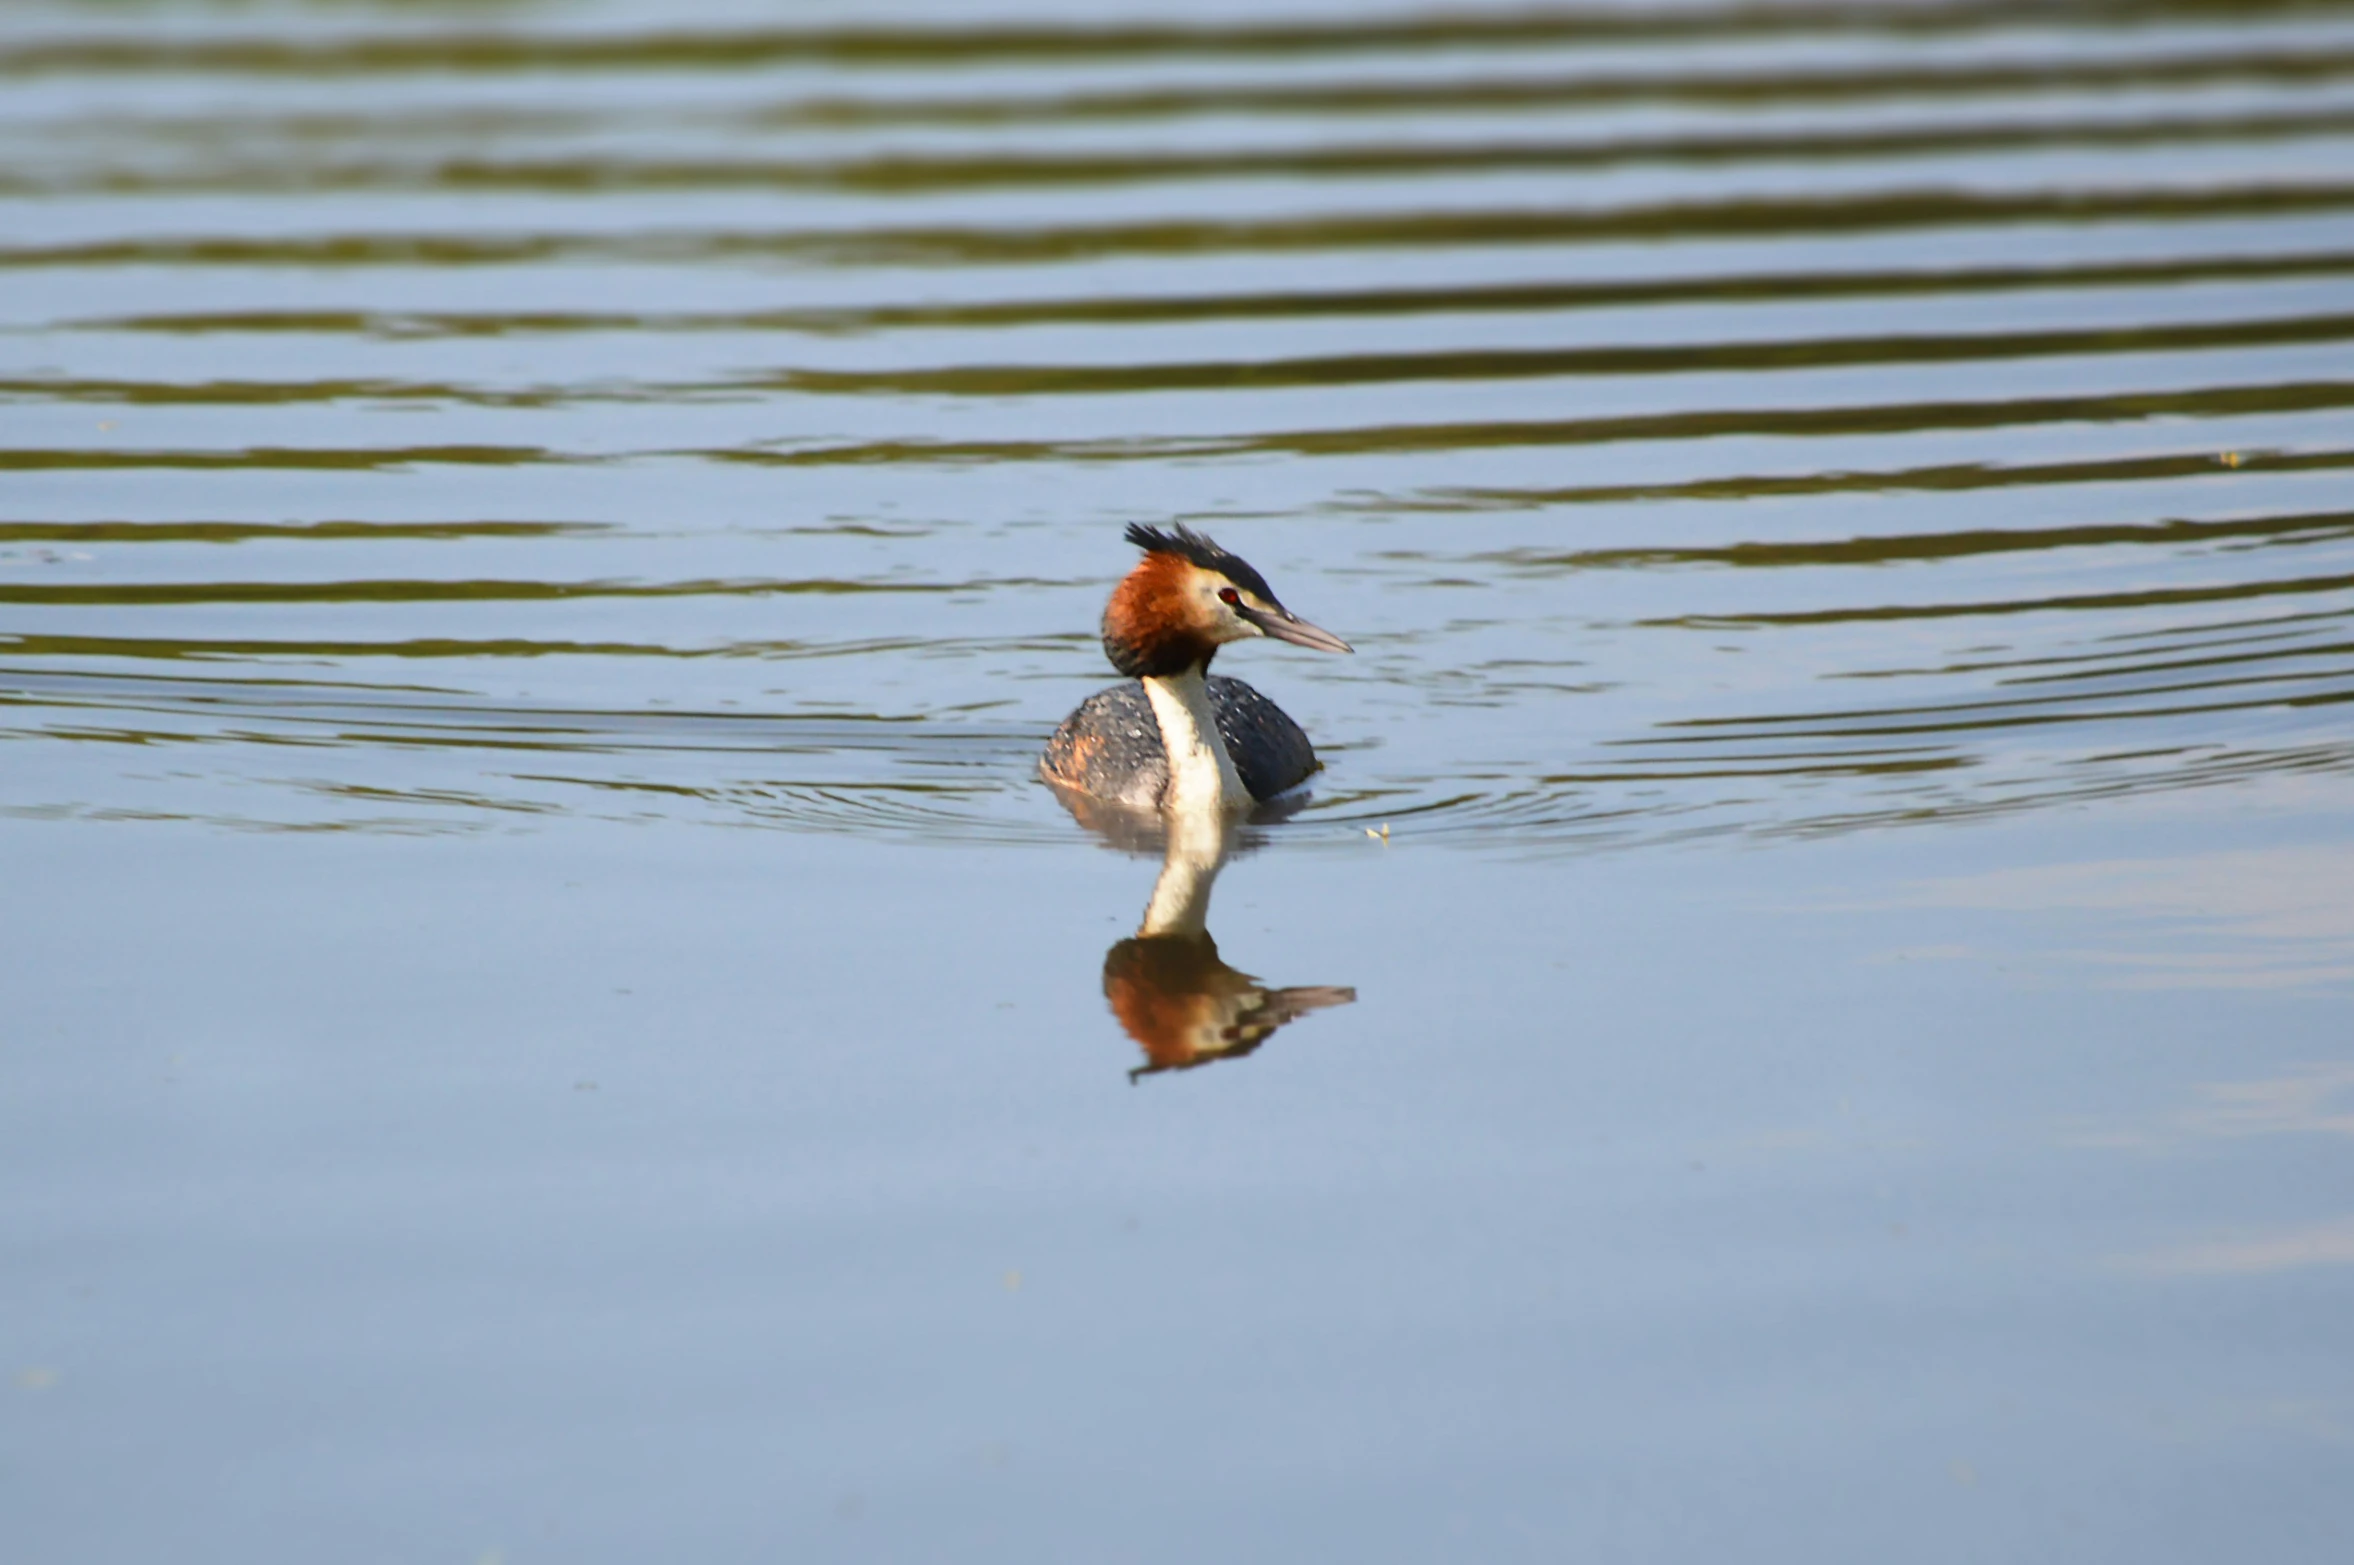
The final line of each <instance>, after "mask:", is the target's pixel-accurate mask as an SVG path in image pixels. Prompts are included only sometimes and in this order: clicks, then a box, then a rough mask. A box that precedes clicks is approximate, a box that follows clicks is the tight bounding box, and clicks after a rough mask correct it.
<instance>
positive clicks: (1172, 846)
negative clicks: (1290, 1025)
mask: <svg viewBox="0 0 2354 1565" xmlns="http://www.w3.org/2000/svg"><path fill="white" fill-rule="evenodd" d="M1074 813H1076V814H1078V815H1079V816H1080V819H1081V820H1082V821H1085V820H1087V819H1088V815H1087V813H1086V812H1085V811H1082V810H1078V809H1076V808H1075V809H1074ZM1166 825H1167V849H1166V855H1165V856H1164V857H1163V859H1162V860H1161V878H1160V879H1159V880H1158V881H1157V882H1156V883H1155V884H1154V886H1153V889H1152V901H1151V902H1150V903H1148V904H1147V905H1146V907H1145V910H1144V922H1143V923H1142V924H1141V925H1139V926H1138V928H1137V931H1136V933H1135V934H1133V935H1131V936H1129V937H1128V938H1127V939H1125V940H1123V941H1121V942H1119V943H1118V944H1117V945H1115V946H1113V947H1112V948H1111V950H1109V951H1107V952H1105V953H1104V958H1103V994H1104V998H1105V999H1106V1000H1108V1001H1109V1002H1111V1007H1112V1014H1113V1015H1114V1016H1116V1017H1118V1018H1119V1020H1120V1025H1121V1026H1122V1027H1123V1028H1125V1029H1127V1033H1128V1036H1129V1037H1131V1038H1134V1039H1135V1040H1136V1042H1137V1045H1138V1046H1139V1047H1140V1048H1142V1049H1143V1050H1144V1061H1145V1062H1144V1064H1142V1065H1140V1066H1138V1067H1136V1069H1134V1070H1132V1071H1130V1072H1129V1073H1128V1079H1129V1080H1130V1081H1135V1080H1138V1079H1139V1078H1141V1077H1145V1076H1151V1075H1156V1074H1158V1073H1159V1072H1162V1071H1178V1070H1191V1069H1193V1068H1194V1067H1195V1066H1197V1065H1208V1064H1210V1063H1212V1062H1213V1061H1217V1060H1230V1059H1235V1058H1238V1057H1240V1056H1242V1055H1245V1054H1248V1053H1250V1052H1251V1051H1252V1050H1254V1049H1256V1048H1258V1047H1259V1045H1260V1044H1262V1043H1265V1042H1266V1041H1267V1039H1268V1037H1269V1036H1270V1035H1271V1034H1272V1033H1274V1031H1275V1030H1276V1029H1277V1028H1279V1027H1281V1026H1283V1025H1284V1024H1286V1023H1287V1022H1292V1021H1296V1020H1298V1019H1299V1018H1300V1017H1302V1016H1305V1015H1307V1014H1308V1013H1309V1012H1310V1011H1321V1010H1324V1009H1326V1008H1327V1007H1330V1006H1335V1005H1347V1004H1349V1003H1350V1002H1352V1001H1354V1000H1355V999H1356V998H1357V991H1356V990H1354V989H1350V988H1344V987H1342V986H1339V985H1335V984H1312V985H1306V986H1303V987H1299V988H1293V989H1270V988H1268V987H1267V986H1266V985H1265V984H1262V983H1260V982H1259V980H1257V979H1256V978H1253V977H1252V976H1251V975H1250V974H1248V973H1242V972H1237V971H1235V969H1233V968H1231V967H1229V966H1227V965H1226V963H1225V962H1223V961H1221V960H1220V959H1219V956H1218V942H1217V941H1216V940H1214V939H1212V938H1211V937H1210V930H1209V913H1210V888H1211V887H1212V886H1213V885H1214V884H1216V882H1217V879H1218V871H1219V870H1220V868H1222V867H1223V866H1224V865H1225V862H1226V856H1227V854H1228V853H1230V852H1231V851H1232V850H1233V847H1234V839H1235V834H1236V822H1235V819H1234V817H1233V816H1231V815H1226V814H1213V813H1208V812H1204V813H1200V814H1186V815H1173V816H1170V817H1168V818H1167V822H1166Z"/></svg>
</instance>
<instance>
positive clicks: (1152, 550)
mask: <svg viewBox="0 0 2354 1565" xmlns="http://www.w3.org/2000/svg"><path fill="white" fill-rule="evenodd" d="M1127 538H1128V541H1129V542H1130V543H1132V544H1134V545H1136V547H1138V548H1139V549H1142V550H1143V551H1144V558H1143V559H1141V560H1139V561H1138V562H1137V563H1136V569H1134V570H1132V571H1130V572H1129V573H1128V575H1127V576H1126V578H1125V579H1123V580H1122V581H1121V583H1120V585H1119V586H1117V587H1115V588H1113V589H1112V597H1111V601H1110V602H1109V603H1107V604H1105V605H1104V610H1103V650H1104V654H1105V656H1107V657H1109V658H1110V659H1111V660H1112V667H1114V668H1116V669H1118V670H1119V671H1120V672H1121V673H1123V674H1126V675H1128V676H1129V678H1130V681H1131V682H1130V683H1127V684H1120V685H1112V686H1110V687H1108V688H1106V689H1103V690H1098V691H1097V692H1096V693H1095V694H1094V695H1091V696H1089V697H1088V698H1087V699H1086V700H1085V701H1083V702H1081V703H1080V704H1079V709H1078V710H1077V711H1075V712H1073V713H1072V714H1071V715H1070V716H1069V717H1066V718H1064V719H1063V724H1062V726H1061V727H1060V728H1057V729H1056V730H1055V731H1054V737H1053V738H1052V739H1049V740H1048V741H1047V742H1046V754H1045V755H1044V756H1042V757H1040V759H1039V762H1038V770H1039V772H1040V773H1041V774H1042V775H1043V776H1044V777H1045V778H1046V780H1047V781H1048V782H1050V783H1053V784H1055V785H1056V786H1057V787H1061V788H1068V789H1070V790H1072V791H1073V792H1075V793H1078V794H1081V795H1084V796H1086V797H1089V798H1093V799H1101V800H1103V801H1105V802H1107V803H1111V804H1118V805H1125V806H1129V807H1131V808H1136V809H1146V810H1151V809H1159V810H1166V811H1169V812H1171V813H1182V812H1192V811H1199V810H1206V809H1208V810H1245V809H1248V808H1249V807H1250V806H1251V805H1252V804H1253V803H1254V802H1255V801H1257V800H1261V799H1270V798H1273V797H1274V796H1275V795H1277V794H1279V793H1282V792H1283V791H1284V790H1285V789H1287V788H1296V787H1298V786H1299V785H1300V784H1301V783H1303V782H1305V781H1306V780H1307V779H1308V777H1309V776H1310V775H1311V774H1312V773H1313V772H1314V771H1315V770H1316V751H1315V749H1314V748H1313V747H1312V746H1310V745H1309V743H1308V736H1307V735H1306V734H1304V733H1302V732H1300V725H1299V724H1297V723H1295V722H1293V721H1292V720H1291V719H1290V718H1288V717H1286V716H1285V715H1284V714H1283V709H1282V708H1281V707H1278V706H1277V705H1276V704H1275V703H1274V702H1272V701H1270V700H1268V699H1267V698H1266V697H1265V696H1263V695H1261V694H1259V693H1258V692H1257V691H1256V690H1253V689H1252V688H1251V687H1250V686H1248V685H1246V684H1244V683H1243V682H1242V681H1241V680H1239V679H1228V678H1225V677H1224V676H1222V675H1221V676H1216V677H1213V676H1211V674H1210V672H1209V667H1210V659H1211V658H1213V657H1215V656H1217V655H1218V649H1219V648H1220V647H1222V646H1224V645H1225V644H1226V643H1228V642H1230V641H1247V640H1249V639H1250V638H1251V637H1253V636H1273V637H1274V638H1275V639H1276V640H1278V641H1288V642H1291V643H1292V644H1293V645H1294V646H1301V647H1314V648H1315V649H1316V650H1317V651H1319V652H1347V651H1350V650H1351V648H1350V646H1349V644H1348V643H1347V642H1345V641H1343V640H1341V639H1340V637H1338V636H1336V635H1334V634H1333V633H1332V632H1331V631H1329V630H1319V629H1318V628H1317V627H1316V626H1314V625H1311V624H1309V623H1308V622H1307V621H1306V620H1304V619H1301V618H1300V617H1299V616H1298V615H1296V614H1294V613H1292V612H1291V610H1289V609H1287V608H1285V607H1284V606H1283V605H1282V604H1281V603H1279V602H1278V601H1276V597H1275V593H1274V590H1273V589H1272V588H1270V587H1269V586H1268V585H1267V579H1266V578H1265V577H1264V576H1261V575H1260V574H1259V573H1258V572H1257V571H1255V570H1252V569H1251V568H1250V566H1248V565H1247V564H1245V563H1244V562H1243V561H1241V560H1239V559H1236V558H1235V557H1234V556H1233V555H1231V554H1228V553H1227V552H1226V551H1225V550H1224V549H1221V548H1219V547H1218V546H1217V545H1216V544H1214V543H1212V542H1211V541H1210V540H1209V539H1207V538H1205V537H1203V536H1202V535H1201V534H1200V533H1197V532H1193V531H1190V530H1189V529H1187V528H1185V527H1179V528H1178V529H1177V530H1176V531H1175V532H1173V533H1165V532H1162V531H1161V530H1160V529H1159V528H1157V527H1146V526H1143V525H1141V524H1134V523H1132V524H1131V525H1130V526H1129V528H1128V532H1127Z"/></svg>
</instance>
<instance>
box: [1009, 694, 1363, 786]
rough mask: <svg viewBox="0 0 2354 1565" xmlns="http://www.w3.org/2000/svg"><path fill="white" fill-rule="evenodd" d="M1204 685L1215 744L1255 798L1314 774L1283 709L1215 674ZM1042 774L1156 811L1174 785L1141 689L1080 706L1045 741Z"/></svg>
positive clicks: (1303, 741)
mask: <svg viewBox="0 0 2354 1565" xmlns="http://www.w3.org/2000/svg"><path fill="white" fill-rule="evenodd" d="M1205 683H1207V685H1208V686H1209V691H1210V709H1211V711H1212V712H1213V713H1215V714H1216V716H1217V719H1218V737H1219V738H1220V739H1222V740H1224V741H1225V744H1226V753H1227V754H1228V755H1231V756H1233V757H1234V769H1235V770H1236V771H1237V772H1239V773H1241V774H1242V785H1243V787H1244V788H1246V789H1248V790H1249V792H1250V796H1251V797H1252V798H1254V799H1271V798H1273V797H1274V796H1275V795H1277V794H1279V793H1281V792H1283V791H1284V790H1285V789H1286V788H1296V787H1298V786H1299V785H1300V784H1301V783H1303V782H1305V781H1307V780H1308V778H1309V777H1311V776H1313V775H1314V774H1315V771H1316V751H1315V747H1314V746H1312V745H1310V744H1309V743H1308V736H1307V735H1306V734H1304V733H1302V732H1300V725H1299V724H1297V723H1295V722H1293V721H1292V720H1291V719H1290V718H1288V717H1286V716H1284V715H1283V709H1282V708H1281V707H1279V706H1277V705H1276V704H1275V703H1274V702H1272V701H1270V700H1268V699H1267V698H1266V697H1265V696H1263V695H1261V694H1259V693H1258V692H1257V691H1256V690H1253V689H1252V688H1251V687H1250V686H1248V685H1246V684H1244V683H1243V682H1242V681H1241V680H1239V679H1228V678H1227V677H1226V676H1225V675H1223V674H1212V675H1210V676H1209V678H1208V679H1207V681H1205ZM1038 770H1039V772H1040V774H1041V775H1043V776H1044V777H1045V778H1046V780H1047V781H1048V782H1050V783H1054V784H1056V785H1058V786H1060V787H1064V788H1069V789H1073V790H1074V791H1076V792H1079V793H1083V794H1086V795H1087V796H1089V797H1090V798H1096V799H1106V800H1109V801H1111V802H1112V803H1115V804H1125V805H1132V806H1134V807H1136V808H1138V809H1145V810H1152V809H1158V808H1159V807H1160V803H1161V794H1162V791H1163V790H1165V789H1166V788H1167V787H1168V786H1169V755H1168V751H1167V750H1166V749H1165V748H1164V747H1163V746H1162V744H1161V722H1160V719H1159V718H1157V717H1155V716H1153V711H1152V699H1151V698H1150V697H1149V696H1147V695H1146V694H1145V693H1144V686H1143V684H1142V683H1141V682H1139V681H1137V680H1133V679H1131V680H1128V681H1126V682H1124V683H1122V684H1117V685H1107V686H1105V687H1104V688H1103V689H1101V690H1098V691H1097V692H1096V693H1095V694H1093V695H1091V696H1089V697H1088V698H1087V699H1086V700H1084V701H1082V702H1080V703H1079V709H1078V710H1077V711H1075V712H1073V713H1072V714H1071V715H1070V716H1069V717H1066V718H1064V719H1063V722H1062V726H1061V727H1060V728H1057V729H1056V730H1055V731H1054V736H1053V737H1052V738H1050V739H1048V740H1047V741H1046V754H1045V755H1043V756H1041V757H1040V758H1039V761H1038Z"/></svg>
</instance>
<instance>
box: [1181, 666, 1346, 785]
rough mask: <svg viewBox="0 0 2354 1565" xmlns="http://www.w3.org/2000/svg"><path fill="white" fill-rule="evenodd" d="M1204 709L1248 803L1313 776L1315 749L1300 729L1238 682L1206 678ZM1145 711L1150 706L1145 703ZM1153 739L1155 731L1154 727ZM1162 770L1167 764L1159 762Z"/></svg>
mask: <svg viewBox="0 0 2354 1565" xmlns="http://www.w3.org/2000/svg"><path fill="white" fill-rule="evenodd" d="M1207 683H1208V685H1209V687H1210V707H1211V709H1212V710H1213V711H1215V712H1216V713H1217V714H1218V737H1219V738H1221V739H1223V740H1225V741H1226V753H1227V754H1228V755H1231V756H1233V757H1234V769H1235V770H1236V771H1238V772H1240V773H1242V785H1243V786H1244V787H1245V788H1248V789H1249V790H1250V793H1251V797H1252V798H1254V799H1271V798H1273V797H1275V795H1277V794H1279V793H1281V792H1283V791H1284V790H1285V789H1286V788H1297V787H1298V786H1299V785H1300V784H1301V783H1303V782H1306V781H1307V780H1308V779H1309V778H1310V777H1312V776H1314V775H1315V773H1316V748H1315V746H1313V745H1311V744H1309V743H1308V736H1307V735H1306V734H1304V733H1302V732H1301V731H1300V725H1299V724H1297V723H1295V722H1293V721H1292V720H1291V719H1290V718H1288V717H1286V716H1285V715H1284V713H1283V708H1281V707H1279V706H1277V705H1276V704H1275V703H1274V702H1272V701H1270V700H1268V699H1267V698H1266V697H1265V696H1263V695H1261V694H1259V693H1258V692H1257V691H1256V690H1253V689H1252V688H1251V687H1250V686H1248V685H1246V684H1244V683H1243V682H1242V681H1241V680H1239V679H1228V678H1227V677H1226V676H1225V675H1223V674H1212V675H1210V676H1209V679H1208V681H1207ZM1145 707H1146V713H1147V715H1148V716H1149V715H1150V712H1151V703H1150V702H1147V703H1146V704H1145ZM1154 732H1155V735H1156V737H1157V735H1158V732H1159V729H1158V725H1155V729H1154ZM1161 764H1162V767H1163V769H1164V770H1166V768H1167V766H1168V763H1167V762H1166V761H1163V762H1162V763H1161Z"/></svg>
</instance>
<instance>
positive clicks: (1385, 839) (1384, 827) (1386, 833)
mask: <svg viewBox="0 0 2354 1565" xmlns="http://www.w3.org/2000/svg"><path fill="white" fill-rule="evenodd" d="M1365 835H1366V836H1368V837H1379V838H1380V839H1381V841H1382V844H1383V845H1384V846H1385V847H1386V846H1387V845H1388V843H1389V840H1390V823H1389V822H1388V821H1383V822H1382V823H1381V830H1379V831H1375V830H1374V829H1373V828H1372V827H1370V826H1368V827H1366V828H1365Z"/></svg>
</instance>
